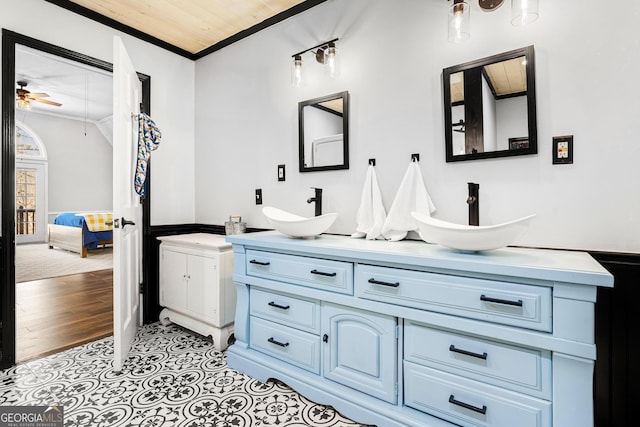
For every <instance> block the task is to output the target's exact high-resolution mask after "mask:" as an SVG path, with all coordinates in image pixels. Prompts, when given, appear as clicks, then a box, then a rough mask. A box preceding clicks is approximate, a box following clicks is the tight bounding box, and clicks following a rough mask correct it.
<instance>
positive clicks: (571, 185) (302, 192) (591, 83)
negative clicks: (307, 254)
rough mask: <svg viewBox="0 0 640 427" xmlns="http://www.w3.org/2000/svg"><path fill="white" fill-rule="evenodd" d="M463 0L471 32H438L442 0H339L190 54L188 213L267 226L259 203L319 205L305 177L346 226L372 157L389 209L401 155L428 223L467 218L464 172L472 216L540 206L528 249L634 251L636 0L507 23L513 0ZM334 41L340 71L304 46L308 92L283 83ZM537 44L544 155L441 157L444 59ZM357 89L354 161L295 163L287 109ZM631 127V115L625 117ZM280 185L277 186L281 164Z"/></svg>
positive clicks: (300, 209)
mask: <svg viewBox="0 0 640 427" xmlns="http://www.w3.org/2000/svg"><path fill="white" fill-rule="evenodd" d="M471 5H472V17H471V23H472V35H471V38H470V40H469V41H467V42H466V43H462V44H450V43H448V42H447V28H446V25H447V7H448V6H449V3H448V2H445V1H444V0H428V1H427V0H420V1H417V0H396V1H388V0H334V1H328V2H326V3H323V4H321V5H319V6H317V7H315V8H313V9H311V10H309V11H307V12H305V13H303V14H301V15H298V16H296V17H293V18H291V19H288V20H286V21H284V22H282V23H280V24H278V25H276V26H274V27H271V28H269V29H267V30H265V31H262V32H260V33H258V34H256V35H253V36H251V37H249V38H247V39H244V40H242V41H240V42H238V43H235V44H233V45H231V46H229V47H226V48H224V49H222V50H220V51H218V52H216V53H214V54H212V55H209V56H207V57H205V58H203V59H201V60H198V61H197V62H196V69H195V72H196V87H197V88H198V90H197V91H196V97H195V100H196V103H195V106H196V108H195V112H196V113H195V114H196V116H195V123H196V131H195V136H196V143H195V144H196V145H195V172H196V180H195V181H196V193H195V203H196V207H195V216H196V222H199V223H213V224H222V223H223V222H224V221H225V220H226V218H228V216H229V215H230V214H238V215H242V216H243V217H244V218H245V219H246V220H247V221H248V225H249V226H254V227H268V224H267V222H266V220H265V218H264V217H263V215H262V213H261V211H260V206H256V205H255V203H254V196H253V194H254V189H255V188H262V189H263V195H264V203H265V205H272V206H276V207H279V208H282V209H285V210H290V211H292V212H295V213H298V214H302V215H308V216H310V215H313V206H312V205H309V204H307V203H306V199H307V198H308V197H309V196H310V195H312V190H310V188H309V187H312V186H318V187H322V188H324V190H325V191H324V195H325V203H324V209H325V212H331V211H336V212H338V213H339V214H340V217H339V219H338V220H337V222H336V223H335V224H334V226H333V227H332V228H331V229H330V231H332V232H336V233H343V234H347V233H351V232H353V231H354V230H355V227H356V224H355V217H356V211H357V208H358V203H359V200H360V192H361V189H362V184H363V181H364V176H365V171H366V167H367V159H368V158H371V157H375V158H377V166H376V168H377V172H378V178H379V180H380V186H381V190H382V193H383V200H384V203H385V206H386V207H387V209H389V207H390V205H391V202H392V201H393V197H394V196H395V191H396V189H397V187H398V185H399V184H400V181H401V179H402V176H403V175H404V173H405V171H406V168H407V166H408V163H409V159H410V154H411V153H421V162H420V167H421V169H422V172H423V175H424V178H425V181H426V185H427V187H428V189H429V191H430V193H431V196H432V198H433V200H434V203H435V205H436V207H437V209H438V210H437V212H436V213H435V216H437V217H438V218H441V219H444V220H448V221H452V222H456V223H466V221H467V205H466V203H465V200H466V196H467V194H466V193H467V182H478V183H480V199H481V200H480V221H481V223H483V224H494V223H500V222H504V221H508V220H512V219H515V218H519V217H522V216H525V215H528V214H532V213H535V214H537V218H536V220H535V222H534V223H533V224H532V227H531V229H530V231H529V232H528V233H527V234H526V235H525V236H523V237H522V238H521V239H520V240H518V241H517V242H516V243H517V244H520V245H526V246H541V247H552V248H570V249H589V250H605V251H620V252H640V232H639V231H640V226H639V225H638V224H640V197H639V196H638V194H639V193H638V191H637V188H636V187H637V185H638V183H639V182H640V168H638V167H637V159H638V158H639V157H640V143H639V142H638V137H637V133H636V132H635V130H634V129H633V126H632V125H630V124H632V123H635V122H636V121H637V119H636V116H637V114H638V111H640V108H639V105H638V94H639V93H640V80H638V79H635V78H633V75H635V72H636V70H637V69H638V68H640V55H638V48H639V46H640V41H639V40H640V39H639V36H638V33H637V30H636V27H637V23H638V22H640V19H639V18H640V2H627V3H626V4H625V10H624V13H621V10H620V8H616V7H612V5H611V4H609V3H608V2H600V1H596V0H562V1H543V2H540V18H539V19H538V21H536V22H535V23H533V24H532V25H530V26H526V27H513V26H512V25H511V24H510V7H509V3H508V2H505V5H504V6H503V7H501V8H500V9H498V10H497V11H495V12H493V13H482V12H481V11H480V10H479V9H478V6H477V2H471ZM333 37H340V41H339V42H338V43H337V46H338V49H339V55H340V59H341V61H342V64H341V71H342V74H341V76H340V78H338V79H335V80H331V79H330V78H329V77H328V76H326V75H325V74H324V73H322V71H321V70H320V66H319V65H317V64H315V63H314V62H313V59H312V58H311V57H310V56H305V58H304V59H305V65H307V67H306V69H305V71H310V72H311V73H310V74H307V77H308V78H307V81H308V82H309V83H308V85H307V86H306V87H303V88H301V89H296V88H295V87H293V86H291V85H290V60H291V55H292V54H294V53H296V52H298V51H300V50H302V49H305V48H308V47H311V46H314V45H315V44H317V43H319V42H321V41H325V40H329V39H331V38H333ZM527 45H534V46H535V51H536V83H537V91H536V92H537V100H538V105H537V112H538V136H539V153H538V154H537V155H532V156H524V157H518V158H511V159H492V160H481V161H473V162H458V163H450V164H448V163H445V155H444V126H443V107H442V83H441V74H442V69H443V68H445V67H449V66H453V65H456V64H459V63H462V62H466V61H470V60H474V59H478V58H482V57H485V56H490V55H493V54H497V53H500V52H504V51H508V50H511V49H516V48H520V47H524V46H527ZM342 90H348V91H349V92H350V94H351V101H352V105H351V123H350V124H351V134H350V138H351V139H350V141H351V146H350V153H351V159H350V160H351V165H352V166H351V168H350V169H349V170H346V171H331V172H312V173H304V174H300V173H298V172H297V169H298V165H297V156H298V154H297V143H298V137H297V103H298V102H299V101H301V100H306V99H310V98H315V97H318V96H322V95H327V94H331V93H335V92H339V91H342ZM625 124H626V125H625ZM568 134H572V135H574V137H575V139H574V146H575V153H574V164H573V165H552V162H551V160H552V159H551V151H552V147H551V145H552V137H553V136H556V135H568ZM280 163H284V164H286V165H287V181H286V182H278V181H277V165H278V164H280Z"/></svg>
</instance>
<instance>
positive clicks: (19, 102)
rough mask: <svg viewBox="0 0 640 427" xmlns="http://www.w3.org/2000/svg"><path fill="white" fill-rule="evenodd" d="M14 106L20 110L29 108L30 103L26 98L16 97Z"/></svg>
mask: <svg viewBox="0 0 640 427" xmlns="http://www.w3.org/2000/svg"><path fill="white" fill-rule="evenodd" d="M16 107H18V108H19V109H21V110H31V103H30V102H29V100H28V99H24V98H18V99H16Z"/></svg>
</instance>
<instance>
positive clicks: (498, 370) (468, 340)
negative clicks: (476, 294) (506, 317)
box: [404, 320, 551, 400]
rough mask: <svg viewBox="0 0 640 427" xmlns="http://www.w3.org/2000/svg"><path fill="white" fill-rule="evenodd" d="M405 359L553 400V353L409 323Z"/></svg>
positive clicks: (406, 333)
mask: <svg viewBox="0 0 640 427" xmlns="http://www.w3.org/2000/svg"><path fill="white" fill-rule="evenodd" d="M404 358H405V360H408V361H410V362H414V363H417V364H420V365H425V366H430V367H433V368H437V369H440V370H443V371H447V372H451V373H453V374H458V375H462V376H465V377H468V378H472V379H475V380H479V381H482V382H485V383H489V384H493V385H496V386H500V387H504V388H507V389H510V390H514V391H518V392H523V393H527V394H530V395H533V396H536V397H540V398H543V399H549V400H550V399H551V353H550V352H549V351H545V350H533V349H527V348H522V347H516V346H513V345H507V344H502V343H499V342H496V341H490V340H486V339H482V338H480V337H471V336H468V335H462V334H456V333H453V332H448V331H444V330H441V329H434V328H430V327H428V326H425V325H422V324H420V323H416V322H412V321H409V320H405V323H404Z"/></svg>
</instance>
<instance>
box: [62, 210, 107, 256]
mask: <svg viewBox="0 0 640 427" xmlns="http://www.w3.org/2000/svg"><path fill="white" fill-rule="evenodd" d="M53 223H54V224H58V225H66V226H68V227H77V228H82V246H83V247H85V248H87V249H95V248H97V247H98V242H99V241H101V240H111V239H112V238H113V230H109V231H89V229H88V228H87V224H85V222H84V217H82V216H79V215H76V214H75V213H74V212H65V213H61V214H60V215H58V216H56V218H55V219H54V220H53Z"/></svg>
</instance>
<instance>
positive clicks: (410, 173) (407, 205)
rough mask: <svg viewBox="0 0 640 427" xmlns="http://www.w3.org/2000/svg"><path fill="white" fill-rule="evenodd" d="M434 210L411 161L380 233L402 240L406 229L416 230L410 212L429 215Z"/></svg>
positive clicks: (418, 169) (416, 225)
mask: <svg viewBox="0 0 640 427" xmlns="http://www.w3.org/2000/svg"><path fill="white" fill-rule="evenodd" d="M435 210H436V207H435V206H434V204H433V202H432V201H431V197H430V196H429V193H428V192H427V188H426V187H425V185H424V180H423V179H422V172H420V167H419V166H418V163H417V162H413V161H412V162H411V163H410V164H409V168H408V169H407V172H406V173H405V174H404V178H402V182H401V183H400V187H399V188H398V192H397V194H396V197H395V199H394V200H393V204H392V205H391V209H389V215H387V219H386V221H385V222H384V225H383V226H382V235H383V236H384V237H385V238H386V239H387V240H392V241H396V240H402V239H404V238H405V237H406V236H407V232H408V231H412V230H417V229H418V224H417V223H416V220H415V219H414V218H413V217H412V216H411V212H412V211H415V212H422V213H426V214H429V215H431V213H433V212H434V211H435Z"/></svg>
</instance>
